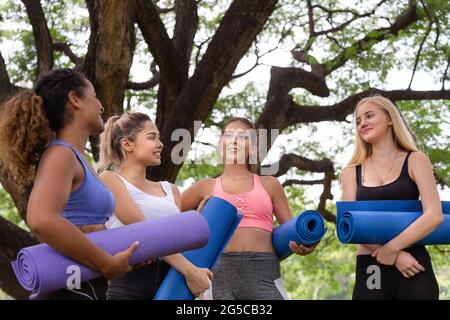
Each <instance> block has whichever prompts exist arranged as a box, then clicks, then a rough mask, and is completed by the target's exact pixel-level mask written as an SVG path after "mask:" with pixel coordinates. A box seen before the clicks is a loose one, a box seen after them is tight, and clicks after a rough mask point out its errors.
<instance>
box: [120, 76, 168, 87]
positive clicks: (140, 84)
mask: <svg viewBox="0 0 450 320" xmlns="http://www.w3.org/2000/svg"><path fill="white" fill-rule="evenodd" d="M159 80H160V76H159V73H156V74H155V75H154V76H153V78H151V79H150V80H148V81H145V82H131V81H130V82H128V83H127V86H126V88H127V89H130V90H147V89H150V88H153V87H155V86H156V85H158V84H159Z"/></svg>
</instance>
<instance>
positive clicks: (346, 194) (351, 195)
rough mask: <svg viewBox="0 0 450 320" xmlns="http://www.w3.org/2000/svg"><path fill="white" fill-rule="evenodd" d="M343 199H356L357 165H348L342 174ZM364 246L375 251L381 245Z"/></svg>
mask: <svg viewBox="0 0 450 320" xmlns="http://www.w3.org/2000/svg"><path fill="white" fill-rule="evenodd" d="M341 188H342V201H356V189H357V184H356V169H355V167H346V168H344V169H343V170H342V175H341ZM361 246H363V247H364V248H366V249H368V250H370V251H372V252H373V251H375V250H376V249H377V248H379V247H380V245H378V244H361Z"/></svg>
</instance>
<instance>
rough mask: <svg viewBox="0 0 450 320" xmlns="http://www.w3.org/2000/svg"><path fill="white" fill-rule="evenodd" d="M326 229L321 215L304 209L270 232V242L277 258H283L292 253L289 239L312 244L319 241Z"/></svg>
mask: <svg viewBox="0 0 450 320" xmlns="http://www.w3.org/2000/svg"><path fill="white" fill-rule="evenodd" d="M326 231H327V229H326V228H325V223H324V221H323V218H322V215H321V214H320V213H319V212H317V211H315V210H308V211H305V212H303V213H301V214H300V215H298V216H297V217H294V218H292V219H291V220H289V221H287V222H285V223H283V224H281V225H280V226H278V227H276V228H275V229H274V230H273V234H272V244H273V247H274V249H275V253H276V254H277V256H278V259H280V261H281V260H284V259H286V258H287V257H289V256H290V255H291V254H292V253H293V252H292V251H291V249H290V248H289V241H291V240H292V241H295V242H297V243H298V244H303V245H307V246H308V245H312V244H314V243H316V242H318V241H320V240H321V239H322V237H323V236H324V235H325V233H326Z"/></svg>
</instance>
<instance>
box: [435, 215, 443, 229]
mask: <svg viewBox="0 0 450 320" xmlns="http://www.w3.org/2000/svg"><path fill="white" fill-rule="evenodd" d="M443 222H444V215H443V214H442V213H441V214H439V215H438V216H437V217H436V227H438V226H440V225H441V224H442V223H443Z"/></svg>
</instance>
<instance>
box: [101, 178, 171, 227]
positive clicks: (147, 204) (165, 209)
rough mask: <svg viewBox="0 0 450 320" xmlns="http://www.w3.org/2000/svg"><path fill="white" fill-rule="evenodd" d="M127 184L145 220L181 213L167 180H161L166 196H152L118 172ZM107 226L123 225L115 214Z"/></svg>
mask: <svg viewBox="0 0 450 320" xmlns="http://www.w3.org/2000/svg"><path fill="white" fill-rule="evenodd" d="M116 175H117V176H118V177H119V178H120V179H121V180H122V181H123V183H124V184H125V187H126V188H127V191H128V193H129V194H130V196H131V198H132V199H133V200H134V202H135V203H136V205H137V206H138V208H139V209H140V210H141V212H142V213H143V214H144V217H145V220H158V219H160V218H164V217H167V216H170V215H173V214H178V213H180V210H179V209H178V207H177V206H176V204H175V199H174V198H173V193H172V187H171V186H170V183H169V182H167V181H160V183H161V187H162V189H163V190H164V192H165V193H166V195H165V196H162V197H160V196H152V195H150V194H148V193H145V192H144V191H142V190H141V189H139V188H137V187H136V186H134V185H133V184H131V183H129V182H128V181H127V180H125V178H123V177H122V176H120V175H118V174H116ZM105 226H106V228H108V229H112V228H117V227H120V226H123V224H122V222H120V220H119V218H117V216H116V215H115V214H113V215H112V216H111V218H110V219H109V220H108V221H107V222H106V223H105Z"/></svg>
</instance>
